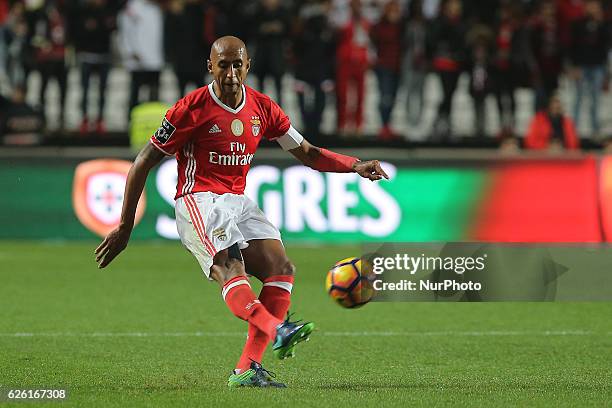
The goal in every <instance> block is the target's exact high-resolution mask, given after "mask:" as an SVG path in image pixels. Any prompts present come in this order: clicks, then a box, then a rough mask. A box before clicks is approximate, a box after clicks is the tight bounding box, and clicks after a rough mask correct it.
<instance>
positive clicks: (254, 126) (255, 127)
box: [251, 116, 261, 137]
mask: <svg viewBox="0 0 612 408" xmlns="http://www.w3.org/2000/svg"><path fill="white" fill-rule="evenodd" d="M260 130H261V121H260V120H259V116H251V132H253V136H255V137H257V136H259V131H260Z"/></svg>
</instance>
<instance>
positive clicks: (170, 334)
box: [0, 330, 612, 337]
mask: <svg viewBox="0 0 612 408" xmlns="http://www.w3.org/2000/svg"><path fill="white" fill-rule="evenodd" d="M245 336H246V333H241V332H123V333H122V332H82V333H81V332H15V333H0V337H245ZM317 336H325V337H428V336H431V337H436V336H455V337H486V336H492V337H494V336H498V337H503V336H612V332H593V331H583V330H551V331H495V330H493V331H425V332H395V331H361V332H360V331H350V332H333V331H330V332H324V331H322V332H318V333H317Z"/></svg>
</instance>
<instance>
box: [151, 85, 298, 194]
mask: <svg viewBox="0 0 612 408" xmlns="http://www.w3.org/2000/svg"><path fill="white" fill-rule="evenodd" d="M242 95H243V98H242V102H241V103H240V106H238V107H237V108H236V109H232V108H230V107H228V106H227V105H225V104H224V103H223V102H221V101H220V100H219V98H217V96H216V95H215V93H214V91H213V84H212V83H211V84H209V85H208V86H206V87H203V88H199V89H196V90H195V91H193V92H191V93H190V94H188V95H187V96H185V97H184V98H182V99H180V100H179V101H178V102H177V103H176V104H175V105H174V106H173V107H172V108H170V109H169V110H168V112H166V115H165V117H164V119H163V121H162V124H161V126H160V128H159V129H158V130H157V132H155V134H154V135H153V136H152V137H151V143H153V145H154V146H155V147H157V148H158V149H159V150H161V151H162V152H164V153H165V154H167V155H176V159H177V161H178V184H177V187H176V196H175V199H177V198H179V197H181V196H183V195H185V194H190V193H196V192H203V191H210V192H213V193H216V194H224V193H234V194H243V193H244V187H245V184H246V175H247V172H248V171H249V168H250V166H251V161H252V160H253V155H254V154H255V151H256V150H257V146H258V145H259V142H260V141H261V138H262V137H265V138H266V139H268V140H275V139H278V138H279V137H281V136H283V135H285V134H286V133H287V131H288V130H289V127H290V126H291V123H290V122H289V118H288V117H287V115H285V113H284V112H283V110H282V109H281V108H280V107H279V106H278V105H277V104H276V103H275V102H274V101H272V100H271V99H270V98H269V97H268V96H266V95H264V94H262V93H259V92H257V91H255V90H254V89H252V88H250V87H248V86H244V85H243V86H242Z"/></svg>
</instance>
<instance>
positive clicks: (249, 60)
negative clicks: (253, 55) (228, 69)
mask: <svg viewBox="0 0 612 408" xmlns="http://www.w3.org/2000/svg"><path fill="white" fill-rule="evenodd" d="M250 69H251V59H250V58H249V59H248V60H247V63H246V70H247V72H249V70H250Z"/></svg>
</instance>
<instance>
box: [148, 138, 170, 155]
mask: <svg viewBox="0 0 612 408" xmlns="http://www.w3.org/2000/svg"><path fill="white" fill-rule="evenodd" d="M149 143H151V144H152V145H153V146H155V147H156V148H157V150H159V151H160V152H162V153H163V154H165V155H166V156H174V155H173V154H172V153H168V152H167V151H165V150H164V149H162V148H161V147H159V146H158V145H156V144H155V142H154V141H153V140H152V139H149Z"/></svg>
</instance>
